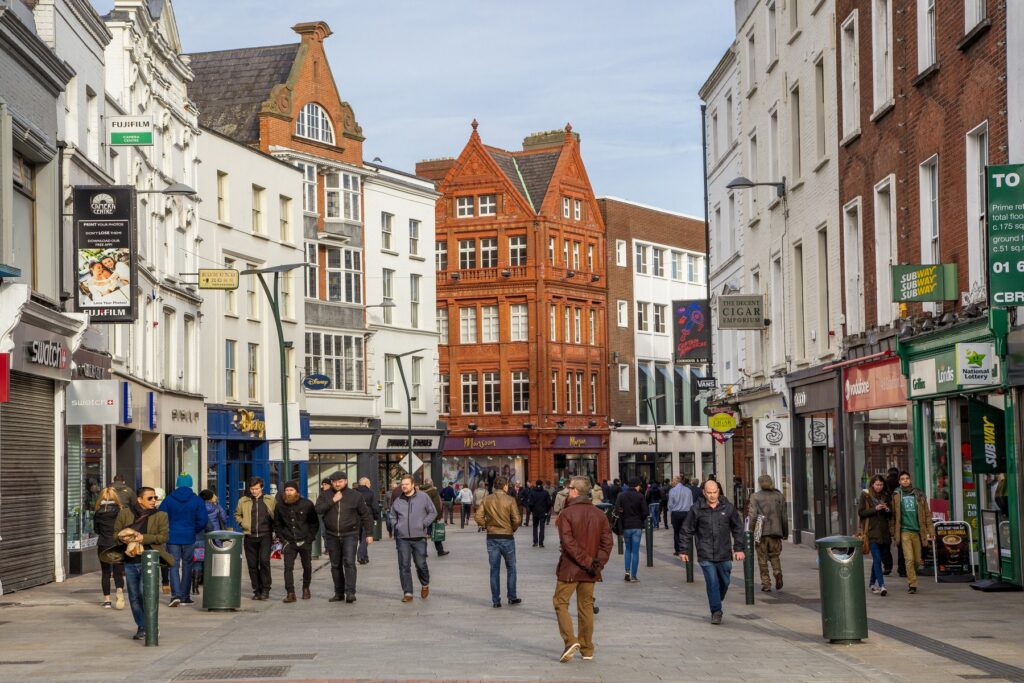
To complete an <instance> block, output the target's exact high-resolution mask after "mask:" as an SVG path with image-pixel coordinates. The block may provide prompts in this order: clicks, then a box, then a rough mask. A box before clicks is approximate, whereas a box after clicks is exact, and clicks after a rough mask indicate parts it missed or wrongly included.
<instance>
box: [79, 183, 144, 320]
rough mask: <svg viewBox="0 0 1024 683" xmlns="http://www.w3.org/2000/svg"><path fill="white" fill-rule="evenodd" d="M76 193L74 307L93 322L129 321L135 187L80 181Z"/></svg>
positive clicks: (132, 305)
mask: <svg viewBox="0 0 1024 683" xmlns="http://www.w3.org/2000/svg"><path fill="white" fill-rule="evenodd" d="M73 196H74V212H73V216H74V225H75V230H74V253H75V273H76V275H77V277H78V282H77V285H76V287H75V310H76V311H78V312H80V313H88V314H89V320H90V322H91V323H125V322H133V321H134V320H135V317H136V304H135V296H134V292H135V289H136V286H137V284H138V282H137V278H138V273H137V269H136V241H135V240H136V235H135V190H134V189H133V188H132V187H130V186H126V185H118V186H100V185H78V186H75V188H74V190H73Z"/></svg>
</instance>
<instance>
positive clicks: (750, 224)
mask: <svg viewBox="0 0 1024 683" xmlns="http://www.w3.org/2000/svg"><path fill="white" fill-rule="evenodd" d="M760 224H761V214H760V212H758V214H757V215H756V216H754V217H753V218H751V219H750V220H749V221H747V227H748V228H749V229H751V230H753V229H754V228H756V227H757V226H758V225H760Z"/></svg>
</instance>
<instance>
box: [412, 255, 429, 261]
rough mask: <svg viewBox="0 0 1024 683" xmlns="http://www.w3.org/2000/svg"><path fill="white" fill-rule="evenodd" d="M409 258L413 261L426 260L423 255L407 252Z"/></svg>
mask: <svg viewBox="0 0 1024 683" xmlns="http://www.w3.org/2000/svg"><path fill="white" fill-rule="evenodd" d="M409 258H411V259H412V260H413V261H426V260H427V259H426V257H425V256H420V255H418V254H409Z"/></svg>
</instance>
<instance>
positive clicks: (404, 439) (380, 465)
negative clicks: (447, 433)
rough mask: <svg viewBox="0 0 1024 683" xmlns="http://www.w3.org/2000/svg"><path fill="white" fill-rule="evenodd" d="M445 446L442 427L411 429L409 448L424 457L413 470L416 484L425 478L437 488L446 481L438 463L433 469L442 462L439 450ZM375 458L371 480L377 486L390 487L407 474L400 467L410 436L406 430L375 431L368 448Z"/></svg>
mask: <svg viewBox="0 0 1024 683" xmlns="http://www.w3.org/2000/svg"><path fill="white" fill-rule="evenodd" d="M443 446H444V432H443V431H436V430H432V431H429V432H427V431H424V430H422V429H420V430H417V429H413V431H412V450H413V452H414V453H415V454H416V457H417V458H419V459H420V460H422V461H423V466H422V467H420V468H418V469H417V470H416V471H415V472H413V473H412V476H413V478H415V479H416V483H417V484H422V483H423V482H424V481H426V480H427V479H430V480H432V481H433V482H434V485H435V486H437V487H438V488H441V487H442V486H444V483H445V482H447V481H448V479H447V477H446V476H445V473H444V467H443V466H441V467H440V468H438V469H439V471H438V470H435V463H441V462H442V460H441V450H442V448H443ZM371 451H372V453H373V454H374V456H375V459H376V461H377V470H376V472H375V476H373V477H370V480H371V481H372V482H373V483H374V484H375V485H376V486H377V489H378V490H381V489H383V488H385V487H386V488H390V486H391V484H392V482H394V481H395V480H396V479H399V478H401V477H402V476H403V475H405V474H406V471H405V468H404V467H402V465H401V462H402V459H403V458H405V455H406V453H408V452H409V438H408V435H407V434H406V432H405V430H396V429H385V430H382V431H381V433H380V434H376V435H374V440H373V445H372V449H371Z"/></svg>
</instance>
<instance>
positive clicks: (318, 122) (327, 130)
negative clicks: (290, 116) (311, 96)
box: [295, 102, 334, 145]
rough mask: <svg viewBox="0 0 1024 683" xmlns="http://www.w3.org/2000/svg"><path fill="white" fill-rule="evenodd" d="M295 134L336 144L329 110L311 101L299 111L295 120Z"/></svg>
mask: <svg viewBox="0 0 1024 683" xmlns="http://www.w3.org/2000/svg"><path fill="white" fill-rule="evenodd" d="M295 134H296V135H298V136H299V137H302V138H309V139H311V140H319V141H320V142H326V143H327V144H329V145H333V144H334V128H333V127H332V126H331V120H330V119H329V118H328V117H327V112H326V111H324V109H323V107H321V106H320V105H319V104H315V103H313V102H310V103H308V104H306V105H305V106H304V107H303V108H302V110H301V111H299V118H298V120H297V121H296V122H295Z"/></svg>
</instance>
